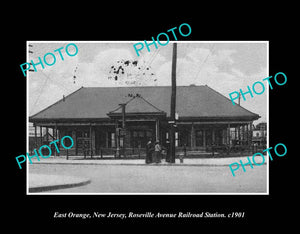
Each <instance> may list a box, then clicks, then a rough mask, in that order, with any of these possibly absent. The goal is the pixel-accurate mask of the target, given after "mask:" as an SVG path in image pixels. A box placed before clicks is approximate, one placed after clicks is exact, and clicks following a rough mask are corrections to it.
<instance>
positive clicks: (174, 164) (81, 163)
mask: <svg viewBox="0 0 300 234" xmlns="http://www.w3.org/2000/svg"><path fill="white" fill-rule="evenodd" d="M33 164H60V165H99V166H106V165H108V166H152V167H153V166H171V167H173V166H174V167H180V166H198V167H202V166H206V167H207V166H213V167H218V166H221V167H224V166H229V165H230V163H228V164H227V163H225V164H224V163H223V164H209V163H204V164H185V163H170V164H167V163H166V164H161V163H158V164H155V163H152V164H145V163H143V164H137V163H87V162H80V163H77V162H76V163H74V162H38V163H33ZM264 164H267V163H266V162H264V163H263V165H264Z"/></svg>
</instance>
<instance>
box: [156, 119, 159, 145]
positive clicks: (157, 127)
mask: <svg viewBox="0 0 300 234" xmlns="http://www.w3.org/2000/svg"><path fill="white" fill-rule="evenodd" d="M159 135H160V134H159V119H157V120H156V121H155V139H156V140H157V141H159Z"/></svg>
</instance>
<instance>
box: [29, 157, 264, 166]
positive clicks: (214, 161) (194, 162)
mask: <svg viewBox="0 0 300 234" xmlns="http://www.w3.org/2000/svg"><path fill="white" fill-rule="evenodd" d="M248 157H249V158H250V159H251V161H252V155H250V156H248ZM240 160H242V162H243V163H245V164H246V163H247V162H248V159H247V156H243V157H228V158H227V157H226V158H185V159H184V160H183V163H180V160H179V159H178V158H176V160H175V163H167V162H165V160H164V159H163V160H162V162H161V163H158V164H156V163H151V164H146V163H145V159H106V158H104V159H101V158H98V157H97V158H96V157H94V158H86V159H83V158H82V157H75V156H74V157H69V160H67V159H66V156H55V157H54V156H51V157H49V158H46V159H44V158H40V161H38V160H37V159H36V158H32V161H33V164H82V165H135V166H136V165H140V166H228V165H230V164H232V163H240ZM267 161H268V159H267V157H266V156H265V162H264V164H266V163H267ZM255 162H256V164H261V163H262V162H263V159H262V157H255ZM28 165H30V164H28Z"/></svg>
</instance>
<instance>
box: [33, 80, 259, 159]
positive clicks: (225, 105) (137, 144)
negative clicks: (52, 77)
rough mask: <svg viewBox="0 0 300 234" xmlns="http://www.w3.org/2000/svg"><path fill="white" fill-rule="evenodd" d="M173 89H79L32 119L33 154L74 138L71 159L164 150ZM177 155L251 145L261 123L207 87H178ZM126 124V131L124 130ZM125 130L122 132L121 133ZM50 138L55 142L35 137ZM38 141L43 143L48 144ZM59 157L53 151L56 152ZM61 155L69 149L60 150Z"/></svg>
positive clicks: (255, 116) (155, 87)
mask: <svg viewBox="0 0 300 234" xmlns="http://www.w3.org/2000/svg"><path fill="white" fill-rule="evenodd" d="M170 99H171V87H170V86H145V87H101V88H100V87H81V88H80V89H78V90H77V91H75V92H73V93H71V94H70V95H68V96H66V97H63V98H62V99H61V100H59V101H58V102H56V103H54V104H52V105H50V106H49V107H47V108H45V109H43V110H41V111H40V112H38V113H36V114H34V115H32V116H30V117H29V122H31V123H33V126H34V129H35V141H33V142H34V144H35V148H37V147H39V146H41V145H44V144H47V143H48V142H47V141H49V142H51V141H53V140H54V139H60V138H62V137H63V136H66V135H68V136H71V137H72V138H73V141H74V146H73V147H72V149H70V150H69V152H68V154H69V155H83V147H86V146H87V148H88V149H89V155H93V156H95V155H100V154H101V155H102V154H104V155H105V154H109V155H114V154H116V150H117V149H118V148H120V147H121V148H122V149H124V150H125V152H126V154H127V155H129V154H135V153H136V152H137V150H139V152H141V151H143V150H144V148H145V146H146V143H147V141H148V140H149V138H152V139H153V140H159V141H160V143H161V144H162V145H164V144H165V142H166V140H167V139H168V138H169V129H170V124H173V123H171V121H170V103H171V100H170ZM176 113H177V114H176V116H177V118H176V123H175V124H176V142H175V144H176V149H177V150H180V149H181V148H182V147H183V146H184V145H185V146H186V149H187V150H192V151H197V150H199V151H206V150H208V149H209V148H210V147H211V146H212V145H214V146H215V147H221V148H222V147H228V146H229V147H231V146H235V145H239V146H245V147H248V146H250V145H251V142H252V126H253V121H254V120H257V119H259V118H260V116H259V115H258V114H255V113H253V112H250V111H249V110H246V109H245V108H243V107H241V106H240V105H238V104H236V105H232V102H231V100H230V99H229V98H227V97H225V96H224V95H222V94H220V93H218V92H217V91H215V90H214V89H212V88H210V87H209V86H207V85H201V86H195V85H191V86H177V92H176ZM122 124H124V126H122ZM122 127H124V128H122ZM37 128H40V129H39V132H40V133H41V132H43V131H42V129H44V131H46V133H48V130H49V129H51V133H52V134H46V136H47V138H48V135H49V137H50V136H51V137H52V138H51V137H50V138H51V139H46V142H45V138H44V137H39V138H38V136H37ZM39 139H44V142H42V140H39ZM53 151H55V150H53ZM60 151H61V152H60V153H61V154H65V153H66V152H65V149H64V148H63V147H60Z"/></svg>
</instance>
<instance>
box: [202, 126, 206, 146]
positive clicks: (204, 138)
mask: <svg viewBox="0 0 300 234" xmlns="http://www.w3.org/2000/svg"><path fill="white" fill-rule="evenodd" d="M203 146H204V147H206V129H203Z"/></svg>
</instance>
